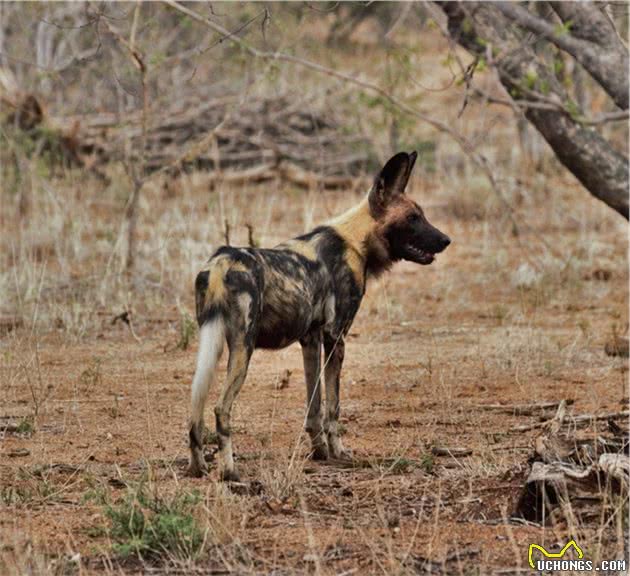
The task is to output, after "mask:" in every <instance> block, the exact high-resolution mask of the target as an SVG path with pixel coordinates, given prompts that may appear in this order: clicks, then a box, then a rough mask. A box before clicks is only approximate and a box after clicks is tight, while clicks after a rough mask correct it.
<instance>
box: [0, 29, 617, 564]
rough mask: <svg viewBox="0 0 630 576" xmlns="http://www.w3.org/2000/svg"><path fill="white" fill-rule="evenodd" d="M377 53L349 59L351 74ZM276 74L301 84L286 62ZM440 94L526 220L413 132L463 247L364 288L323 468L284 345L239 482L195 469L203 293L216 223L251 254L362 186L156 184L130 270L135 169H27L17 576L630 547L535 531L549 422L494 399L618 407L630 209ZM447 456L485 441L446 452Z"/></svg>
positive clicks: (4, 279)
mask: <svg viewBox="0 0 630 576" xmlns="http://www.w3.org/2000/svg"><path fill="white" fill-rule="evenodd" d="M296 33H297V32H296ZM419 43H420V44H419V49H422V50H421V52H422V54H421V56H418V60H419V62H421V63H422V68H423V70H437V71H438V72H435V73H434V75H433V77H432V80H433V81H434V82H435V85H437V84H439V81H440V72H439V71H440V70H443V66H441V65H440V63H441V62H442V60H443V57H444V53H445V51H447V47H446V45H445V41H444V40H443V39H442V38H441V36H440V35H439V34H438V33H437V32H436V31H435V30H432V31H431V30H427V31H426V34H425V36H424V37H423V38H422V39H421V40H419ZM381 49H382V48H381V47H379V46H373V45H367V46H362V47H361V49H360V50H357V51H356V53H354V54H348V53H346V54H345V55H344V59H343V62H345V63H346V65H347V66H355V67H356V68H359V67H360V66H361V62H364V61H366V60H368V59H369V58H371V57H372V58H375V57H378V56H379V55H382V52H381ZM419 51H420V50H419ZM281 74H283V75H285V76H283V78H284V82H290V81H293V80H294V75H295V74H296V71H295V70H283V71H281ZM311 81H313V80H311ZM319 81H321V78H320V79H319ZM331 86H336V85H334V84H332V80H331ZM337 88H338V87H337ZM423 94H425V93H423ZM425 96H426V99H425V100H423V101H422V105H423V107H424V109H426V110H427V111H429V112H431V113H433V114H436V115H440V116H443V117H445V118H448V119H450V120H451V121H452V122H453V123H454V125H456V126H457V128H458V129H461V130H462V131H465V132H467V133H468V134H471V135H473V136H476V137H477V138H478V140H479V142H480V144H485V145H487V146H488V149H489V150H490V153H491V154H492V155H493V158H494V159H495V161H496V162H497V163H498V164H499V165H500V166H501V167H502V169H503V171H504V172H505V173H509V174H510V177H511V180H510V182H511V184H510V185H509V187H508V189H507V192H508V194H509V201H510V202H511V203H512V205H513V206H515V207H516V208H515V219H516V221H517V224H518V233H516V232H515V230H514V223H513V222H512V221H511V220H510V218H509V217H508V216H507V214H506V212H505V207H504V205H503V203H502V202H500V201H499V200H497V198H496V196H495V194H494V193H493V191H492V190H491V189H490V187H489V186H488V184H487V182H486V180H485V179H484V178H483V176H482V175H480V174H478V173H477V172H476V171H475V170H474V169H473V167H471V166H469V164H468V163H467V161H466V160H465V159H464V157H463V156H462V155H461V153H460V152H458V151H457V149H455V148H453V145H452V144H450V143H449V141H448V140H447V139H446V137H445V136H439V137H436V136H435V134H434V133H432V132H431V130H430V129H429V128H427V127H426V126H422V125H419V124H415V123H414V125H413V128H412V129H411V131H410V133H411V134H413V138H415V140H413V139H410V140H409V141H410V142H419V141H424V142H426V141H427V140H429V139H435V141H433V140H431V141H432V142H433V143H434V147H433V148H434V152H431V154H430V156H429V157H427V156H425V159H424V161H421V162H420V164H419V166H418V169H417V173H416V174H415V176H414V178H413V179H412V181H411V184H410V187H409V191H408V192H409V194H411V195H412V196H413V197H414V199H416V200H418V201H419V202H420V203H421V204H422V205H423V206H424V208H425V212H426V214H427V216H428V217H429V219H430V220H431V222H432V223H434V224H435V225H436V226H438V227H439V228H440V229H442V230H443V231H445V232H446V233H448V234H449V236H450V237H451V238H452V245H451V246H450V247H449V248H448V250H447V251H446V252H445V253H444V254H441V255H440V256H439V257H438V258H437V261H436V262H435V263H434V264H433V265H431V266H429V267H420V266H415V265H411V264H404V263H403V264H399V265H397V266H396V267H395V268H394V269H393V271H392V272H391V273H390V274H388V275H385V276H384V277H383V278H381V279H379V280H375V281H372V283H371V284H370V285H369V287H368V291H367V294H366V297H365V300H364V302H363V305H362V307H361V310H360V312H359V314H358V316H357V319H356V321H355V324H354V325H353V327H352V330H351V332H350V334H349V337H348V339H347V342H346V360H345V363H344V370H343V372H342V391H341V396H342V412H341V423H342V425H343V426H342V428H343V432H344V435H343V440H344V443H345V444H346V445H347V446H348V447H349V448H351V449H352V450H353V454H354V459H355V460H354V466H349V465H347V464H342V463H334V462H333V463H315V462H311V461H310V460H308V459H307V454H308V444H307V441H306V440H307V439H306V438H305V436H304V433H303V432H302V426H303V421H304V404H305V390H304V388H305V387H304V384H303V371H302V365H301V363H302V359H301V352H300V349H299V346H298V345H293V346H291V347H289V348H287V349H285V350H283V351H279V352H267V351H257V352H256V353H255V354H254V357H253V360H252V363H251V367H250V370H249V376H248V379H247V381H246V384H245V386H244V388H243V390H242V392H241V394H240V396H239V398H238V400H237V402H236V405H235V410H234V419H233V422H234V425H233V428H234V442H235V451H236V455H237V465H238V466H239V470H240V472H241V475H242V477H243V480H244V487H242V488H241V489H238V490H237V489H230V488H229V487H227V486H226V485H224V484H222V483H219V482H217V477H216V470H215V467H214V465H212V464H211V474H210V476H209V477H208V478H204V479H190V478H187V477H186V476H185V474H184V472H185V467H186V463H187V424H186V423H187V418H188V408H189V393H190V382H191V378H192V374H193V370H194V363H195V353H196V346H197V340H196V327H195V324H194V321H193V310H194V301H193V290H192V285H193V280H194V275H195V273H196V270H197V269H198V268H199V267H200V266H201V265H202V264H203V262H204V260H205V259H206V258H207V257H208V256H209V255H210V254H211V253H212V251H213V249H214V248H215V247H216V246H218V245H219V244H220V243H221V242H222V239H223V232H224V222H225V220H228V221H229V223H230V229H231V231H232V234H231V240H232V243H233V244H246V243H247V241H248V230H247V227H246V225H247V224H251V225H252V227H253V231H254V236H255V239H256V241H257V242H259V243H260V244H261V245H263V246H272V245H274V244H275V243H277V242H279V241H281V240H283V239H286V238H288V237H290V236H292V235H296V234H299V233H302V232H303V231H305V230H307V229H309V228H310V227H312V226H313V225H315V224H317V223H319V222H322V221H324V220H326V219H327V218H330V217H332V216H334V215H336V214H338V213H339V212H341V211H342V210H344V209H346V208H348V207H350V206H352V205H353V203H355V202H357V201H358V200H359V198H360V197H361V194H362V193H363V192H364V191H365V189H363V188H362V189H358V187H357V189H352V190H340V191H321V190H316V189H313V190H303V189H297V188H295V187H292V186H289V185H286V184H283V183H281V182H278V183H276V184H274V183H265V184H261V185H244V186H229V185H224V186H220V185H219V186H216V185H214V186H209V185H208V182H207V180H206V177H205V176H204V174H203V173H193V174H189V175H183V176H181V177H180V178H179V179H178V180H177V181H176V182H175V183H171V184H170V185H169V186H162V183H161V182H156V183H153V184H151V185H148V186H146V187H145V189H144V190H143V195H142V199H141V203H140V219H139V239H140V241H139V257H138V264H137V269H136V271H135V273H134V274H133V275H132V276H128V275H126V274H125V273H123V272H122V271H121V265H120V262H121V257H120V251H121V249H120V243H121V233H120V232H121V228H122V214H123V212H124V206H125V202H126V199H127V195H128V193H129V183H128V181H127V179H126V177H125V175H124V172H122V170H119V169H116V168H115V167H114V168H113V169H112V172H111V183H110V184H109V185H108V186H105V185H104V184H103V183H102V182H101V181H100V180H98V179H95V178H93V177H92V176H90V175H86V174H85V173H81V172H78V171H73V170H64V171H61V172H59V171H51V170H49V169H47V168H46V167H45V166H44V165H42V163H41V162H40V161H39V160H38V159H31V160H28V162H27V164H25V165H26V166H27V167H28V177H27V178H22V180H21V181H20V182H19V183H18V184H19V185H20V186H25V185H28V186H30V187H31V190H32V191H33V197H34V198H35V201H34V202H33V203H32V206H31V207H30V210H29V213H28V215H27V216H23V217H18V214H19V209H18V199H17V198H18V196H17V195H16V194H15V193H14V190H13V187H9V186H8V185H7V186H4V185H3V187H2V201H1V205H2V208H1V212H0V226H1V229H2V247H1V250H2V256H1V259H2V266H1V269H0V288H1V289H2V295H3V296H2V301H0V306H2V310H1V311H2V313H3V314H6V315H11V316H17V317H19V318H21V319H22V324H21V325H17V326H11V325H6V326H4V331H3V333H2V334H1V335H0V350H1V353H2V356H1V360H0V378H1V387H0V406H1V412H0V417H1V420H0V433H1V431H2V430H4V433H3V435H2V436H1V439H0V451H1V452H0V454H1V458H2V466H1V469H0V490H1V491H0V534H1V550H0V569H1V572H2V574H93V573H94V574H95V573H113V574H123V573H124V574H132V573H140V572H143V571H145V572H152V573H158V572H159V573H168V572H172V573H197V572H199V573H212V571H213V570H214V571H217V572H219V573H225V572H234V573H243V574H254V573H256V574H271V573H274V574H289V573H315V574H341V573H344V574H365V573H368V574H370V573H374V574H407V573H409V574H412V573H430V572H435V573H444V574H477V573H481V574H486V573H496V574H517V573H520V572H523V573H525V572H528V571H530V569H529V567H528V564H527V551H528V546H529V544H530V543H532V542H535V543H538V544H540V545H543V546H546V547H547V548H554V549H555V547H556V546H558V545H563V544H564V543H566V541H567V540H568V539H569V538H570V537H575V538H576V540H577V541H578V543H579V544H580V545H581V546H582V548H583V549H584V551H585V555H586V557H588V558H590V559H593V560H596V561H597V560H599V559H602V558H603V559H610V558H623V557H627V548H624V540H625V538H626V536H627V530H628V524H627V507H626V508H624V507H623V506H617V507H614V506H612V507H611V506H608V507H607V508H606V510H604V509H602V513H601V516H600V517H599V518H596V519H595V520H593V519H592V518H591V519H589V520H588V521H587V520H584V521H581V520H580V519H579V514H578V513H577V511H576V514H566V515H559V516H558V517H556V518H554V519H553V521H548V522H546V523H545V524H544V525H543V524H541V523H531V522H530V523H528V522H525V521H523V520H519V519H514V518H512V516H513V514H514V511H515V506H516V502H517V500H518V497H519V495H520V493H521V490H522V487H523V480H524V474H525V475H526V471H527V461H528V458H529V457H530V456H531V454H532V451H533V448H532V446H533V441H534V439H535V438H536V436H537V435H538V433H539V429H538V428H536V427H532V428H531V429H529V430H524V431H523V430H519V429H518V428H517V427H519V426H522V425H524V424H537V423H538V415H539V413H534V414H533V415H518V414H509V413H505V412H501V411H498V410H490V409H487V405H496V404H506V405H515V404H517V405H522V404H530V403H540V402H558V401H560V400H562V399H566V400H573V401H574V403H573V404H572V406H571V407H570V413H572V414H575V415H578V414H595V415H597V414H604V413H610V412H618V411H620V410H623V409H627V405H628V389H627V359H620V358H616V357H609V356H607V355H606V354H605V352H604V346H605V343H606V342H607V341H608V340H609V339H610V337H611V336H612V335H613V334H614V333H623V332H624V331H625V330H626V329H627V323H628V267H627V223H626V222H625V221H623V220H622V219H621V218H620V217H619V216H618V215H616V214H615V213H613V212H612V211H611V210H610V209H608V208H606V207H605V206H603V205H602V204H600V203H599V202H597V201H596V200H594V199H593V198H592V197H591V196H590V195H589V194H588V193H587V192H586V191H584V189H583V188H581V186H580V185H579V184H578V183H577V182H576V181H575V180H574V179H573V178H572V177H571V176H570V175H568V174H567V173H566V172H565V171H564V169H562V168H561V167H560V166H559V164H557V163H556V162H555V160H553V159H552V158H551V157H548V158H547V161H546V163H545V166H543V167H541V166H537V167H534V166H532V164H529V163H527V162H525V160H524V158H523V157H522V155H521V153H520V150H519V148H518V145H517V137H516V129H515V123H514V121H513V119H512V113H511V111H510V110H509V109H496V110H495V109H490V108H488V107H484V106H482V105H471V109H469V110H467V111H466V113H465V114H464V115H463V118H462V119H455V115H456V113H457V109H458V107H459V105H460V103H461V93H458V91H457V90H456V89H453V90H452V91H446V92H439V93H435V94H434V93H431V92H429V93H426V94H425ZM407 122H408V121H407ZM365 124H366V126H367V128H366V127H365V126H364V129H367V130H368V131H370V130H372V131H373V132H378V129H379V128H378V126H377V125H371V124H369V120H365ZM375 138H376V139H378V136H376V137H375ZM124 312H127V313H128V314H127V316H125V318H121V317H120V316H121V314H123V313H124ZM125 320H128V321H125ZM225 361H226V355H224V358H223V359H222V361H221V364H220V369H219V385H220V384H221V383H222V381H223V375H224V369H225ZM217 395H218V386H215V387H214V388H213V389H212V391H211V395H210V399H209V402H208V409H207V420H208V421H209V422H210V429H209V433H208V451H209V453H211V452H212V448H213V444H214V438H213V435H212V429H213V425H212V420H213V418H211V417H210V415H211V413H212V408H211V407H212V406H213V405H214V401H215V400H216V398H217ZM484 406H486V408H484ZM552 415H553V410H552V411H551V413H547V414H546V417H550V416H552ZM601 427H602V424H601V423H599V422H596V421H593V422H590V423H587V426H586V427H581V428H580V430H579V434H581V435H583V436H588V435H593V436H596V435H597V431H598V430H601ZM445 447H446V448H451V449H452V450H454V449H455V448H457V449H459V448H465V449H467V451H470V453H469V454H468V455H465V456H457V457H455V456H453V455H448V453H446V455H441V454H442V453H441V452H439V450H438V452H439V454H435V452H436V448H442V449H443V448H445ZM446 452H448V450H447V451H446ZM466 453H468V452H466ZM139 518H143V519H144V522H145V525H144V528H143V526H142V525H139V524H138V523H139V522H140V520H139ZM149 523H150V524H149Z"/></svg>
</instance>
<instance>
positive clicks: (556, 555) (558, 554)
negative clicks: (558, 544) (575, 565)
mask: <svg viewBox="0 0 630 576" xmlns="http://www.w3.org/2000/svg"><path fill="white" fill-rule="evenodd" d="M571 547H573V548H575V551H576V552H577V555H578V558H580V559H582V558H584V552H582V548H580V547H579V546H578V545H577V542H576V541H575V540H569V542H567V544H566V546H565V547H564V548H563V549H562V550H560V552H547V550H545V549H544V548H543V547H542V546H539V545H538V544H530V545H529V555H528V558H529V565H530V566H531V567H532V568H534V570H535V569H536V564H534V559H533V558H532V554H533V553H534V550H540V551H541V552H542V553H543V555H544V556H546V557H547V558H562V557H563V556H564V555H565V554H566V552H567V550H568V549H569V548H571Z"/></svg>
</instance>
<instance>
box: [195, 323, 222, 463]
mask: <svg viewBox="0 0 630 576" xmlns="http://www.w3.org/2000/svg"><path fill="white" fill-rule="evenodd" d="M224 341H225V332H224V324H223V318H222V317H221V316H220V315H217V316H215V317H214V318H213V319H211V320H208V321H207V322H205V323H204V324H203V325H202V326H201V329H200V331H199V352H198V354H197V368H196V370H195V376H194V378H193V384H192V397H191V404H192V406H191V407H192V416H191V420H190V430H189V432H188V436H189V440H190V464H189V466H188V474H189V475H190V476H203V475H204V474H206V472H207V471H208V468H207V466H206V462H205V460H204V457H203V409H204V406H205V403H206V398H207V397H208V389H209V388H210V384H211V383H212V379H213V377H214V369H215V366H216V364H217V362H218V360H219V358H220V357H221V353H222V351H223V344H224Z"/></svg>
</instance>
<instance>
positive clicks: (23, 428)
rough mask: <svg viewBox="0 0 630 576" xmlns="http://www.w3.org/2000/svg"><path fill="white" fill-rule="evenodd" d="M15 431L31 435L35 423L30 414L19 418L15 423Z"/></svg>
mask: <svg viewBox="0 0 630 576" xmlns="http://www.w3.org/2000/svg"><path fill="white" fill-rule="evenodd" d="M15 431H16V432H17V433H18V434H23V435H24V436H32V435H33V432H35V424H34V423H33V419H32V418H31V417H30V416H29V417H26V418H22V420H20V423H19V424H18V425H17V428H16V429H15Z"/></svg>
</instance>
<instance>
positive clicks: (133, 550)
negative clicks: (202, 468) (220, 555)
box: [105, 482, 204, 559]
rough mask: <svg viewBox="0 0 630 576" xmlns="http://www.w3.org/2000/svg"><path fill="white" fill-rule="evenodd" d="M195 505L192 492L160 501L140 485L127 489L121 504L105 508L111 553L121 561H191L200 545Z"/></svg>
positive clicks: (197, 501) (158, 497) (196, 498)
mask: <svg viewBox="0 0 630 576" xmlns="http://www.w3.org/2000/svg"><path fill="white" fill-rule="evenodd" d="M199 501H200V496H199V495H198V494H197V493H196V492H193V493H177V494H175V495H174V496H172V497H170V498H162V497H160V496H159V495H157V494H155V493H151V492H150V491H149V490H148V489H147V486H146V484H144V483H142V482H141V483H140V484H139V485H138V486H137V487H129V488H128V491H127V494H126V495H125V496H124V497H123V498H122V499H121V500H119V501H117V502H115V503H110V504H107V505H106V506H105V516H106V517H107V519H108V520H109V522H110V528H109V534H110V537H111V538H112V540H113V551H114V552H115V553H116V554H118V555H119V556H121V557H123V558H124V557H128V556H131V555H134V554H135V555H137V556H139V557H141V558H177V559H191V558H195V557H196V556H197V555H198V554H199V553H200V552H201V549H202V547H203V542H204V532H203V530H202V529H201V527H200V526H199V524H198V522H197V520H196V518H195V509H196V505H197V504H198V503H199Z"/></svg>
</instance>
